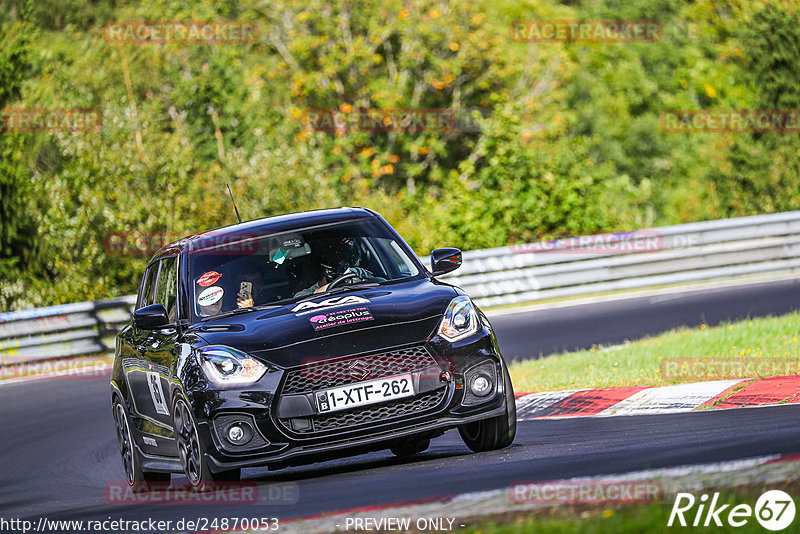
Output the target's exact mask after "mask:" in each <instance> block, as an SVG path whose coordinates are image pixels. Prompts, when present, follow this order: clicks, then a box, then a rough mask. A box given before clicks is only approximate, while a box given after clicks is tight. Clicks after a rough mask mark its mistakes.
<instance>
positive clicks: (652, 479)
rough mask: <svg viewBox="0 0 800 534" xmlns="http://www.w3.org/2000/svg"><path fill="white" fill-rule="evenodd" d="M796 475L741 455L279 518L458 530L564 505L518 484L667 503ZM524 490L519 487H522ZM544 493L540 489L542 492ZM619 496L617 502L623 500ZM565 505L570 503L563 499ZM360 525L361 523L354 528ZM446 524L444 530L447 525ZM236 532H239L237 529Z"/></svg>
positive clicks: (782, 460) (788, 463)
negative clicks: (634, 490)
mask: <svg viewBox="0 0 800 534" xmlns="http://www.w3.org/2000/svg"><path fill="white" fill-rule="evenodd" d="M798 479H800V455H769V456H759V457H755V458H745V459H741V460H732V461H726V462H714V463H707V464H696V465H684V466H677V467H667V468H660V469H645V470H640V471H631V472H628V473H621V474H614V475H601V476H595V477H580V478H571V479H565V480H558V481H550V482H549V483H548V482H547V481H535V482H533V481H532V482H525V481H518V482H515V483H514V484H511V485H509V487H506V488H501V489H495V490H490V491H481V492H471V493H462V494H458V495H452V496H448V497H443V498H441V499H437V500H434V501H428V502H422V503H403V504H395V505H389V506H384V507H379V506H371V507H366V508H357V509H352V510H342V511H338V512H333V513H331V514H320V515H315V516H310V517H303V518H297V519H291V520H287V521H281V532H283V533H295V532H296V533H298V534H299V533H308V534H316V533H323V532H347V531H351V532H353V531H356V530H359V531H365V530H366V531H374V530H381V531H383V532H391V531H398V532H399V531H405V530H408V528H412V529H417V530H422V531H424V530H433V531H436V530H437V529H431V528H419V527H421V526H422V527H424V526H425V525H431V524H434V523H433V522H436V521H438V522H439V523H438V524H440V525H442V526H445V527H448V526H449V527H450V529H457V528H461V527H465V526H472V525H474V523H475V522H476V521H480V518H481V516H487V515H494V514H502V513H508V512H529V511H536V510H541V509H544V508H548V507H552V506H556V505H559V504H564V502H563V500H558V499H553V500H551V501H550V502H548V500H547V499H546V498H539V499H531V500H530V501H525V500H524V499H523V500H520V499H519V498H518V496H519V495H520V492H519V487H520V486H522V487H523V490H524V488H525V486H527V485H528V484H531V483H534V484H536V485H537V486H540V487H544V486H546V485H548V484H549V485H551V486H554V487H555V486H562V487H564V486H567V487H575V486H581V485H583V486H589V487H591V488H595V489H596V488H598V487H599V488H602V487H603V485H604V484H606V485H607V486H611V485H617V486H625V485H628V486H635V485H636V483H637V482H647V483H649V484H656V485H657V487H658V488H659V491H658V499H656V500H655V501H654V502H662V503H672V502H673V500H674V498H675V495H676V494H677V493H678V492H700V491H702V490H703V489H704V488H721V487H735V486H739V485H757V486H760V487H769V486H770V485H774V484H781V483H783V482H785V481H787V480H798ZM522 493H524V492H522ZM541 495H542V496H544V495H545V493H544V492H542V494H541ZM620 500H621V502H620V503H621V504H625V502H623V501H622V499H620ZM567 504H570V503H567ZM574 504H590V505H591V504H593V502H592V500H591V499H590V500H588V501H587V500H583V501H581V500H578V501H576V502H575V503H574ZM602 504H612V505H613V504H614V502H613V500H608V499H606V500H604V501H602ZM359 527H360V528H359ZM450 529H446V530H450ZM240 532H241V531H240Z"/></svg>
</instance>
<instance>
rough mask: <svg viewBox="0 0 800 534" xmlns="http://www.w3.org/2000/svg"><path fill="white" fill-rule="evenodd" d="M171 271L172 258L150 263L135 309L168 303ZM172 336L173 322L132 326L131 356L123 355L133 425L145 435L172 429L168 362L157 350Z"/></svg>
mask: <svg viewBox="0 0 800 534" xmlns="http://www.w3.org/2000/svg"><path fill="white" fill-rule="evenodd" d="M170 271H173V272H170ZM174 271H175V258H174V257H167V258H162V259H161V260H158V261H156V262H153V263H151V264H150V266H149V267H148V269H147V272H146V273H145V281H144V283H143V287H142V290H141V294H140V297H139V300H138V301H137V309H138V308H141V307H144V306H149V305H150V304H165V303H167V304H169V302H168V298H167V297H166V296H165V295H167V294H168V293H169V291H168V287H169V285H170V283H171V282H174V280H175V274H174ZM159 291H160V292H159ZM159 298H160V299H161V300H160V301H159ZM174 335H175V328H174V325H172V326H171V327H167V328H163V329H160V330H143V329H140V328H138V327H136V326H135V325H133V328H132V329H131V333H130V338H129V339H130V341H129V343H130V345H131V346H132V348H133V350H132V351H131V352H132V353H133V355H132V357H130V358H125V359H124V360H123V365H124V367H125V376H126V379H127V381H128V385H129V387H130V392H131V400H132V404H133V412H134V414H133V415H134V420H135V421H134V424H135V425H136V426H137V428H138V429H139V430H140V431H142V432H145V433H148V434H157V435H158V434H160V435H164V436H169V435H170V433H171V431H172V421H171V417H170V407H169V401H168V398H167V393H166V392H167V391H169V389H168V388H166V387H165V386H166V385H167V384H166V383H165V380H166V378H165V377H166V376H167V375H168V368H169V363H168V362H166V363H165V362H164V361H163V360H164V357H163V354H162V353H161V349H162V346H163V345H164V341H165V339H166V340H168V339H169V338H170V336H174ZM151 443H152V442H151Z"/></svg>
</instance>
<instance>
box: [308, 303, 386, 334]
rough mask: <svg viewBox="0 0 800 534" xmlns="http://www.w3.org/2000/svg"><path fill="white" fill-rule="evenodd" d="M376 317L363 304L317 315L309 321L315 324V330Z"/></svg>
mask: <svg viewBox="0 0 800 534" xmlns="http://www.w3.org/2000/svg"><path fill="white" fill-rule="evenodd" d="M374 318H375V317H373V316H372V313H370V311H369V310H368V309H367V308H365V307H363V306H362V307H360V308H350V309H348V310H341V311H336V312H328V313H325V314H320V315H315V316H313V317H312V318H311V319H309V321H311V324H312V325H313V326H314V330H324V329H326V328H331V327H334V326H341V325H345V324H351V323H359V322H362V321H371V320H373V319H374Z"/></svg>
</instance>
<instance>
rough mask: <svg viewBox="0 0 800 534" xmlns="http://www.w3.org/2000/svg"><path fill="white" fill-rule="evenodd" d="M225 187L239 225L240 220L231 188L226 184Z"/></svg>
mask: <svg viewBox="0 0 800 534" xmlns="http://www.w3.org/2000/svg"><path fill="white" fill-rule="evenodd" d="M225 185H226V186H228V194H229V195H230V196H231V202H233V209H234V210H236V218H237V219H239V224H241V223H242V218H241V217H239V208H237V207H236V201H235V200H233V193H231V186H230V185H228V184H225Z"/></svg>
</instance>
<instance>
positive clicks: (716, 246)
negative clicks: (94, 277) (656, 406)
mask: <svg viewBox="0 0 800 534" xmlns="http://www.w3.org/2000/svg"><path fill="white" fill-rule="evenodd" d="M637 237H640V238H641V239H643V240H649V241H647V247H645V249H644V250H635V251H634V250H627V249H626V248H625V247H624V246H619V247H617V248H618V249H619V250H617V249H615V248H614V246H613V245H614V244H616V243H623V242H625V241H626V240H630V239H633V238H637ZM584 238H585V239H586V242H587V243H592V242H594V241H596V240H597V239H596V238H597V236H595V239H592V236H584ZM581 239H582V238H580V237H578V238H575V239H574V240H562V241H550V242H545V243H539V244H535V245H534V246H524V245H522V244H520V245H511V246H506V247H498V248H492V249H483V250H470V251H465V252H464V263H463V265H462V267H461V268H459V269H458V270H457V271H455V272H453V273H450V274H448V275H445V276H443V277H441V278H442V279H443V280H446V281H448V282H449V283H452V284H455V285H457V286H460V287H461V288H463V289H464V290H465V291H466V292H467V293H468V294H469V295H470V296H471V297H472V298H473V299H474V300H475V302H477V303H478V304H479V305H481V306H483V307H487V306H496V305H501V304H514V303H520V302H530V301H535V300H540V299H544V298H553V297H565V296H573V295H582V294H589V293H596V292H601V291H614V290H623V289H633V288H639V287H646V286H654V285H662V284H672V283H681V282H692V281H709V280H722V279H728V278H733V277H739V276H747V275H759V274H790V273H800V211H792V212H786V213H777V214H771V215H757V216H753V217H741V218H736V219H722V220H717V221H707V222H700V223H690V224H681V225H675V226H664V227H660V228H650V229H647V230H640V231H637V232H632V233H631V232H623V233H620V234H603V235H602V236H600V237H599V239H600V242H602V243H610V244H611V245H612V246H610V247H599V248H598V247H596V246H592V245H590V246H586V247H578V248H570V247H571V244H575V243H581V241H580V240H581ZM422 260H423V262H424V263H425V264H426V265H428V259H427V258H422ZM134 303H135V297H134V296H127V297H122V298H117V299H110V300H105V301H100V302H83V303H77V304H66V305H63V306H53V307H49V308H38V309H33V310H24V311H19V312H7V313H0V365H2V364H9V363H19V362H28V361H37V360H47V359H53V358H56V357H59V358H64V357H70V356H79V355H88V354H94V353H100V352H109V351H112V350H113V336H114V334H115V333H116V331H117V330H118V329H119V327H120V326H121V325H122V324H124V323H125V322H127V321H128V320H129V319H130V314H131V313H132V307H133V305H134Z"/></svg>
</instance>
